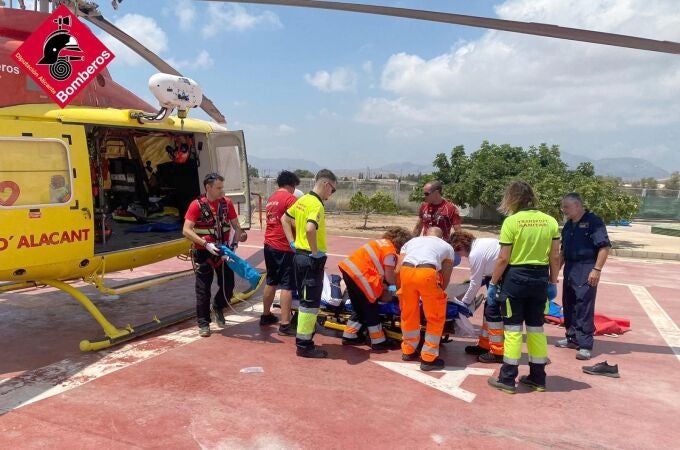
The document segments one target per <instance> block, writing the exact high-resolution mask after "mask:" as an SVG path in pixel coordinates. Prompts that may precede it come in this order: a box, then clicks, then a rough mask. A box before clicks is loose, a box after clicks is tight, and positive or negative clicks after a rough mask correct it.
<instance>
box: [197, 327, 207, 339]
mask: <svg viewBox="0 0 680 450" xmlns="http://www.w3.org/2000/svg"><path fill="white" fill-rule="evenodd" d="M198 335H199V336H201V337H210V327H198Z"/></svg>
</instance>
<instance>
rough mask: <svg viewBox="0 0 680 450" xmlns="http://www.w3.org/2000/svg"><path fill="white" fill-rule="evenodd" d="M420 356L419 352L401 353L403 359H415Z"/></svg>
mask: <svg viewBox="0 0 680 450" xmlns="http://www.w3.org/2000/svg"><path fill="white" fill-rule="evenodd" d="M419 358H420V354H418V352H415V353H411V354H410V355H407V354H406V353H402V354H401V360H402V361H415V360H417V359H419Z"/></svg>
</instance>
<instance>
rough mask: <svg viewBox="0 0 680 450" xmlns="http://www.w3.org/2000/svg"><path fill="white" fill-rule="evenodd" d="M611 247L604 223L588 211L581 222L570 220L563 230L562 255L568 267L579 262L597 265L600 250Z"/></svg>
mask: <svg viewBox="0 0 680 450" xmlns="http://www.w3.org/2000/svg"><path fill="white" fill-rule="evenodd" d="M611 245H612V244H611V242H609V235H608V234H607V227H606V226H605V225H604V222H602V219H600V218H599V217H597V216H596V215H595V214H593V213H591V212H590V211H588V210H586V213H585V214H584V215H583V217H581V220H579V221H578V222H576V223H574V222H573V221H571V220H569V221H567V223H566V224H564V228H563V229H562V254H563V255H564V259H565V262H566V264H567V265H569V263H570V262H572V263H573V262H577V261H583V262H586V261H587V262H592V263H595V260H596V259H597V253H598V251H599V250H600V248H602V247H611Z"/></svg>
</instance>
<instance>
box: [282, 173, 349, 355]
mask: <svg viewBox="0 0 680 450" xmlns="http://www.w3.org/2000/svg"><path fill="white" fill-rule="evenodd" d="M314 180H315V181H314V188H313V189H312V190H311V192H310V193H309V194H306V195H303V196H302V197H300V198H299V199H298V201H297V202H295V204H294V205H293V206H292V207H290V208H289V209H288V210H287V211H286V214H284V216H283V217H281V223H282V225H283V230H284V232H285V233H286V238H288V242H289V244H290V246H291V248H293V249H294V250H295V257H294V258H293V268H294V274H295V286H296V289H297V291H298V295H299V296H300V307H299V309H298V323H297V334H296V335H295V344H296V346H297V355H298V356H302V357H304V358H325V357H326V356H327V352H326V351H325V350H322V349H320V348H316V347H315V346H314V331H315V328H316V316H317V315H318V313H319V306H320V305H321V292H322V291H323V278H324V266H325V265H326V218H325V214H326V213H325V209H324V204H323V202H325V201H326V200H328V199H329V198H330V197H331V195H332V194H333V193H334V192H335V189H336V184H337V178H336V176H335V174H333V172H331V171H330V170H328V169H322V170H320V171H319V172H318V173H317V174H316V177H315V178H314ZM293 227H295V233H293Z"/></svg>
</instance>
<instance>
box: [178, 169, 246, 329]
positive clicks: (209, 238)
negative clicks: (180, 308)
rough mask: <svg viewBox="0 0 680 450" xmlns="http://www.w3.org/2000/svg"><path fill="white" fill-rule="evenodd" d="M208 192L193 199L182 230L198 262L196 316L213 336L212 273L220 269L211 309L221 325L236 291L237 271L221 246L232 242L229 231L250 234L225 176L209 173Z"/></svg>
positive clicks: (239, 236)
mask: <svg viewBox="0 0 680 450" xmlns="http://www.w3.org/2000/svg"><path fill="white" fill-rule="evenodd" d="M203 186H204V187H205V195H202V196H201V197H199V198H198V199H196V200H194V201H192V202H191V203H190V204H189V208H188V209H187V212H186V214H185V216H184V227H183V229H182V234H184V237H186V238H187V239H189V240H190V241H191V242H193V244H194V246H193V250H192V252H193V256H194V263H195V264H196V317H197V319H198V328H199V334H200V335H201V336H202V337H208V336H210V310H211V305H210V291H211V287H212V282H213V277H214V275H215V273H217V285H218V286H219V290H218V291H217V294H215V297H214V301H213V304H212V311H213V313H214V315H215V321H216V322H217V325H218V326H219V327H224V325H225V320H224V313H223V311H222V309H223V308H224V307H226V306H227V302H228V301H229V300H231V298H232V296H233V295H234V272H232V270H231V269H230V268H229V266H228V265H227V264H225V263H224V260H223V259H222V258H221V257H220V253H219V249H218V247H219V246H220V245H223V244H226V245H229V234H230V232H231V228H232V227H233V229H234V232H235V234H234V236H235V238H237V239H238V240H239V241H241V242H244V241H245V240H246V239H248V235H247V234H246V232H245V231H243V230H242V229H241V226H240V225H239V223H238V216H237V215H236V210H235V209H234V204H233V203H232V202H231V200H229V199H228V198H227V197H225V196H224V178H223V177H222V176H221V175H219V174H217V173H209V174H208V175H206V177H205V179H204V180H203Z"/></svg>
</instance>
